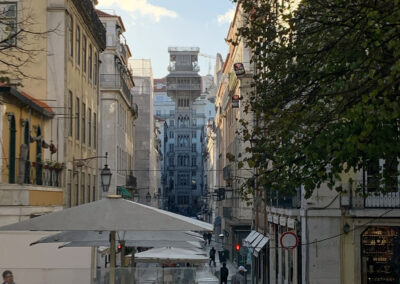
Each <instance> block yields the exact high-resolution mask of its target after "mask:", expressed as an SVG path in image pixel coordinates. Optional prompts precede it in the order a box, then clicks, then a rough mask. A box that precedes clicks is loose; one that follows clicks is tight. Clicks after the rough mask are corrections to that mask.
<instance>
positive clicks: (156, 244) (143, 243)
mask: <svg viewBox="0 0 400 284" xmlns="http://www.w3.org/2000/svg"><path fill="white" fill-rule="evenodd" d="M109 245H110V243H109V241H108V240H107V241H105V240H103V241H72V242H68V243H65V244H63V245H61V246H59V248H65V247H107V246H109ZM125 246H127V247H146V248H161V247H165V246H169V247H176V248H188V249H193V248H199V249H200V248H201V244H200V243H199V242H197V241H196V242H190V241H171V240H170V241H154V240H153V241H147V240H139V241H126V242H125Z"/></svg>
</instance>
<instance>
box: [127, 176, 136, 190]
mask: <svg viewBox="0 0 400 284" xmlns="http://www.w3.org/2000/svg"><path fill="white" fill-rule="evenodd" d="M136 186H137V179H136V177H135V176H134V175H132V174H129V175H127V177H126V187H128V188H136Z"/></svg>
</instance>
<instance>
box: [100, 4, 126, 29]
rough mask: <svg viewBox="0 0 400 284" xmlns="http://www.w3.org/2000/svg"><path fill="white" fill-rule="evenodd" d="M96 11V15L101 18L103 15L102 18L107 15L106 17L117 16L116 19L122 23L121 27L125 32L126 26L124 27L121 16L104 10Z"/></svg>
mask: <svg viewBox="0 0 400 284" xmlns="http://www.w3.org/2000/svg"><path fill="white" fill-rule="evenodd" d="M96 13H97V16H99V18H102V17H104V18H107V17H108V18H118V20H119V21H120V23H121V25H122V29H123V30H124V32H126V28H125V25H124V22H123V21H122V18H121V16H117V15H112V14H109V13H106V12H104V11H101V10H98V9H96Z"/></svg>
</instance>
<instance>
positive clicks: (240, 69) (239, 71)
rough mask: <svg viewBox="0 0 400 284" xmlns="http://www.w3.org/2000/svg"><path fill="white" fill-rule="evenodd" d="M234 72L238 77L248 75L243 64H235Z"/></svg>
mask: <svg viewBox="0 0 400 284" xmlns="http://www.w3.org/2000/svg"><path fill="white" fill-rule="evenodd" d="M233 70H235V74H236V76H238V77H239V76H242V75H244V74H246V71H245V70H244V65H243V63H241V62H238V63H235V64H233Z"/></svg>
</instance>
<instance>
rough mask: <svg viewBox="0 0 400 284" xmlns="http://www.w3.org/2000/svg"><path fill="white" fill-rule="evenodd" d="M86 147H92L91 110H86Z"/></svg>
mask: <svg viewBox="0 0 400 284" xmlns="http://www.w3.org/2000/svg"><path fill="white" fill-rule="evenodd" d="M88 145H89V146H92V109H91V108H89V109H88Z"/></svg>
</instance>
